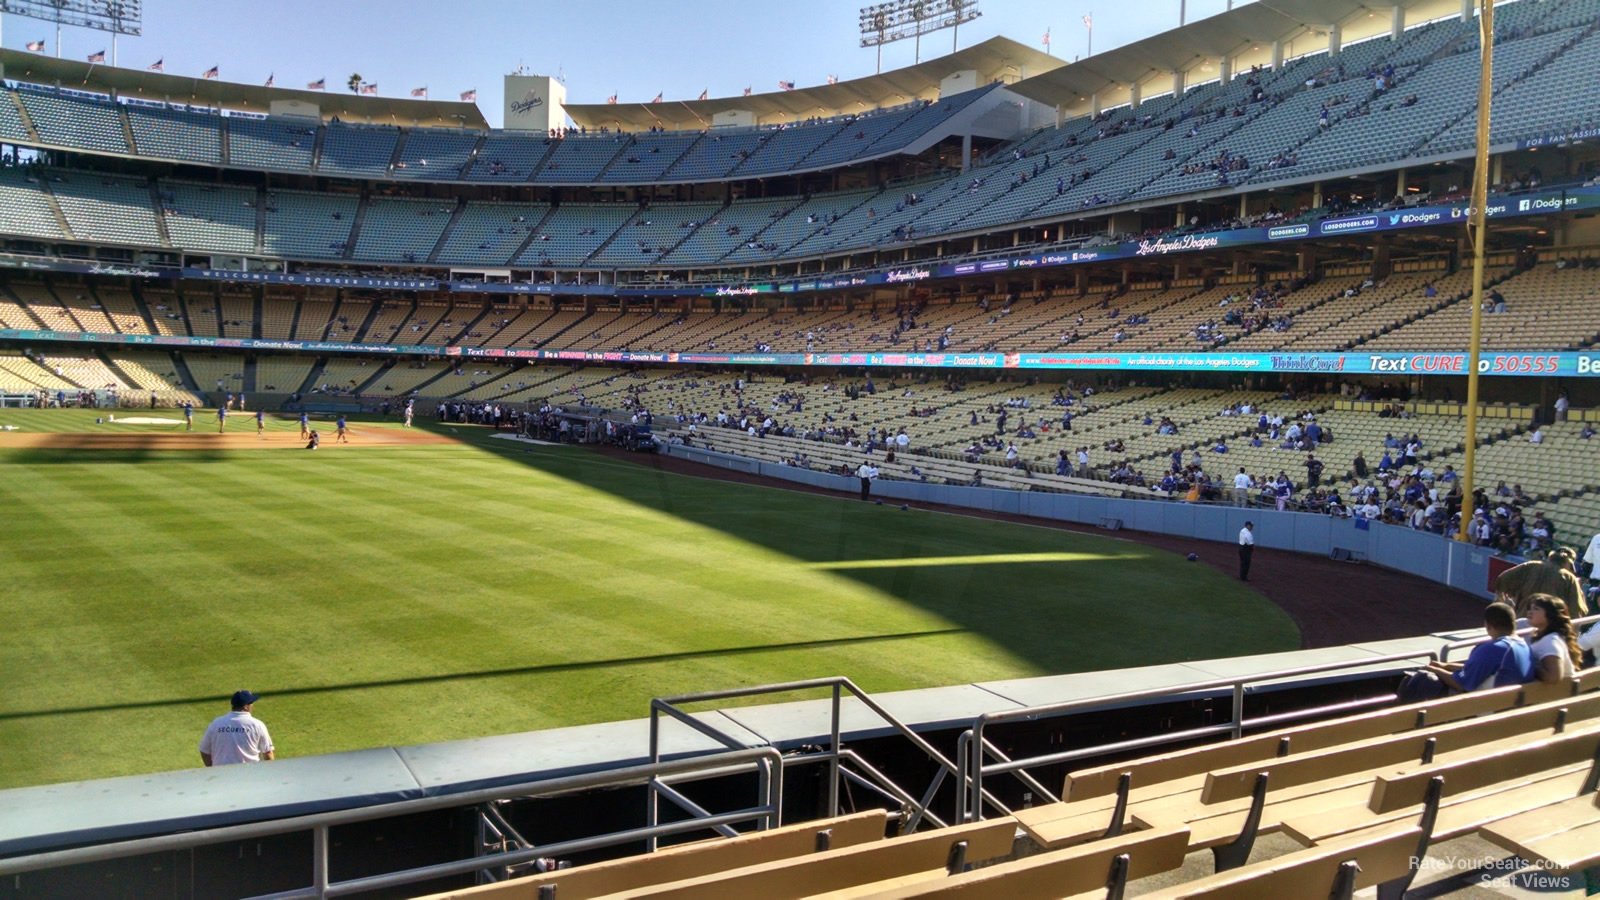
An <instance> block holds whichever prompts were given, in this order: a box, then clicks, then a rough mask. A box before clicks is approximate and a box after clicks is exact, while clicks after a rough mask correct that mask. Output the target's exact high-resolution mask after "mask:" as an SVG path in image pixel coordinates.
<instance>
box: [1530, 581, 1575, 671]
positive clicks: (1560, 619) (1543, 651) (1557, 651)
mask: <svg viewBox="0 0 1600 900" xmlns="http://www.w3.org/2000/svg"><path fill="white" fill-rule="evenodd" d="M1528 601H1529V603H1528V624H1529V625H1532V626H1533V627H1534V628H1535V629H1537V631H1538V634H1537V635H1536V636H1535V637H1534V640H1533V643H1532V645H1531V647H1530V649H1531V650H1532V651H1533V672H1534V675H1535V676H1536V677H1537V678H1538V679H1539V680H1540V681H1544V682H1556V681H1566V680H1567V679H1569V678H1571V677H1572V673H1573V668H1574V666H1576V665H1577V661H1578V660H1581V659H1583V655H1582V651H1580V650H1579V649H1578V633H1577V629H1576V628H1575V627H1573V624H1572V617H1571V616H1570V615H1568V613H1567V604H1566V602H1565V601H1563V600H1561V599H1560V598H1559V597H1552V596H1551V595H1549V594H1534V595H1533V596H1532V597H1529V598H1528Z"/></svg>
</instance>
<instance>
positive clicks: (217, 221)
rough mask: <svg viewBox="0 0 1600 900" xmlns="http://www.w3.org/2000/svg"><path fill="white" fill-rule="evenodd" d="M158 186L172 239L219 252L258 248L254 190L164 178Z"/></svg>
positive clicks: (176, 242) (253, 251)
mask: <svg viewBox="0 0 1600 900" xmlns="http://www.w3.org/2000/svg"><path fill="white" fill-rule="evenodd" d="M158 190H159V191H160V194H161V206H162V213H163V215H164V216H165V217H166V223H167V231H168V232H169V233H170V234H171V235H172V240H173V243H175V244H177V245H178V246H180V247H185V248H190V249H194V250H211V251H216V252H220V253H244V254H251V253H256V252H258V247H257V241H256V218H257V212H258V210H257V203H258V196H257V194H256V192H255V191H254V190H251V189H247V188H237V187H227V186H222V185H202V184H190V183H187V182H181V181H163V182H161V183H160V185H159V187H158Z"/></svg>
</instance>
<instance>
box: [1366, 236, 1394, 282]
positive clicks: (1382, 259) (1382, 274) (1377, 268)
mask: <svg viewBox="0 0 1600 900" xmlns="http://www.w3.org/2000/svg"><path fill="white" fill-rule="evenodd" d="M1393 252H1394V239H1393V238H1391V237H1390V236H1389V235H1386V234H1384V235H1379V236H1378V239H1377V240H1375V241H1373V242H1372V272H1371V275H1372V280H1374V281H1382V280H1383V279H1385V278H1388V277H1389V272H1390V271H1391V270H1392V268H1393V266H1394V264H1393V262H1392V261H1391V256H1392V255H1393Z"/></svg>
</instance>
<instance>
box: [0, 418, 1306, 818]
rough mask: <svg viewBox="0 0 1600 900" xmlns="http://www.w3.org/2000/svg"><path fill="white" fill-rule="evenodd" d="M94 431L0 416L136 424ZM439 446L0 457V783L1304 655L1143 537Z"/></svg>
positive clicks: (1214, 583) (585, 457)
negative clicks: (777, 687) (237, 727)
mask: <svg viewBox="0 0 1600 900" xmlns="http://www.w3.org/2000/svg"><path fill="white" fill-rule="evenodd" d="M133 414H135V413H133V412H128V413H123V412H120V411H119V413H118V415H119V418H125V417H126V416H127V415H133ZM138 414H141V415H143V414H148V413H146V412H140V413H138ZM156 414H157V415H171V413H170V411H157V413H156ZM101 415H102V416H103V415H104V414H103V413H102V414H101ZM94 417H95V415H94V413H93V412H92V411H88V412H86V411H70V410H69V411H49V410H46V411H26V412H18V411H13V410H0V426H3V425H6V424H14V425H17V426H19V427H20V428H22V429H23V430H26V431H43V430H53V431H104V430H109V429H118V430H137V428H138V427H139V426H127V425H110V424H102V425H99V426H97V425H95V424H94ZM214 422H215V420H214V419H212V420H211V422H210V424H212V426H213V427H214ZM239 424H241V425H243V424H244V423H242V422H241V423H239ZM251 427H252V428H253V423H251ZM273 427H274V428H275V429H280V430H283V429H287V430H294V429H295V428H296V427H297V426H295V424H294V423H293V422H292V421H290V420H283V421H276V420H275V421H274V422H273ZM374 427H393V426H392V425H386V424H379V423H359V424H357V425H356V428H357V429H358V433H359V429H364V428H374ZM170 428H171V426H152V427H151V430H156V431H161V430H170ZM200 429H201V419H200V417H199V415H198V413H197V422H196V430H197V431H199V430H200ZM230 430H232V429H230ZM241 430H242V429H241ZM442 430H444V431H445V433H446V434H451V435H452V436H453V437H457V438H459V439H460V441H461V442H460V443H459V444H452V445H445V446H426V447H414V448H381V449H379V448H374V449H362V448H360V447H359V446H357V447H354V448H348V447H340V448H336V449H332V450H325V451H323V452H319V453H315V454H313V453H306V452H303V451H295V450H247V451H236V452H174V451H163V452H150V453H122V452H109V451H97V452H88V451H65V452H52V453H50V454H41V453H40V452H38V451H20V450H0V463H3V465H0V473H3V477H0V508H3V509H4V510H5V511H6V515H5V520H4V525H3V528H4V531H3V536H0V547H3V557H4V559H5V565H4V566H3V567H0V578H3V579H4V581H3V583H0V596H3V597H4V598H5V599H4V601H3V603H0V609H3V611H4V616H3V620H4V623H5V625H4V628H5V633H6V636H5V639H4V640H3V641H0V672H3V673H4V676H3V678H4V685H5V689H4V690H3V691H0V760H3V761H4V762H3V764H0V787H14V786H19V785H28V784H38V783H45V782H55V781H66V780H75V779H83V778H94V777H101V776H109V775H119V774H129V773H138V772H147V771H153V770H163V769H174V768H182V767H187V766H195V765H198V762H199V761H198V757H197V755H196V751H195V743H196V741H197V740H198V739H199V736H200V732H201V730H202V729H203V728H204V726H205V724H206V722H207V721H209V720H210V719H211V718H212V717H213V716H215V715H217V714H219V713H221V712H223V711H224V710H225V708H226V699H225V698H226V697H227V695H228V694H229V693H230V692H232V691H233V690H234V689H235V688H239V687H248V688H251V689H253V690H256V691H258V692H260V693H261V694H263V695H264V696H265V699H264V700H262V701H261V703H260V704H258V706H257V713H258V715H260V716H261V717H262V718H263V719H264V720H265V721H266V722H267V723H268V724H269V725H270V727H271V728H272V731H273V736H274V738H275V739H276V741H277V743H278V748H279V753H280V755H282V756H303V755H308V754H314V753H327V752H332V751H338V750H350V749H356V748H362V747H372V746H383V745H389V744H413V743H422V742H427V741H438V740H445V739H451V738H463V737H473V736H482V735H490V734H498V733H504V732H512V731H523V730H529V729H539V728H549V727H553V726H559V725H573V724H579V723H585V722H597V721H607V720H613V719H626V718H636V717H640V716H643V715H645V714H646V713H647V712H648V705H647V704H648V701H649V699H650V698H651V697H652V696H659V695H664V694H670V693H677V692H684V691H691V690H702V689H714V688H731V687H737V686H741V685H751V684H760V683H767V682H777V681H785V680H791V679H798V678H805V677H815V676H826V675H847V676H849V677H851V678H853V679H855V680H856V681H857V682H858V683H859V684H861V685H862V686H863V687H865V688H866V689H868V690H872V691H887V690H897V689H903V688H914V687H926V686H933V685H943V684H954V683H962V682H969V681H982V680H989V679H997V678H1011V677H1019V676H1030V675H1043V674H1053V673H1060V672H1071V671H1081V670H1086V669H1097V668H1115V667H1122V666H1141V665H1150V664H1155V663H1164V662H1173V661H1177V660H1186V659H1199V658H1211V657H1219V656H1229V655H1236V654H1246V653H1260V652H1268V651H1274V650H1287V649H1293V648H1295V647H1297V646H1298V645H1299V639H1298V634H1297V632H1296V630H1295V628H1294V626H1293V624H1292V623H1291V622H1290V620H1289V619H1288V617H1287V616H1285V615H1284V614H1283V613H1282V612H1281V611H1279V610H1278V609H1277V608H1276V607H1274V606H1273V605H1272V604H1271V603H1269V602H1268V601H1266V600H1265V599H1264V598H1262V597H1260V596H1259V595H1257V594H1255V593H1253V592H1250V591H1248V590H1245V589H1244V588H1242V587H1241V586H1240V585H1238V584H1237V583H1235V582H1233V581H1232V580H1230V579H1228V578H1226V577H1223V576H1220V575H1218V574H1217V573H1215V572H1214V571H1212V570H1211V569H1209V568H1206V567H1203V566H1197V565H1192V564H1189V563H1186V562H1185V561H1184V560H1183V559H1182V558H1180V557H1177V556H1173V555H1171V554H1167V553H1163V552H1160V551H1156V550H1153V549H1150V548H1147V547H1143V546H1140V545H1138V544H1135V543H1131V542H1124V541H1117V540H1112V539H1107V538H1100V537H1095V536H1086V535H1076V534H1069V533H1064V532H1061V531H1056V530H1051V529H1043V528H1033V527H1027V526H1020V525H1017V526H1013V525H1004V524H1000V523H996V522H993V521H988V520H982V519H975V518H967V517H961V516H952V515H941V514H935V513H928V512H920V511H911V512H902V511H901V510H899V509H898V508H896V507H895V506H893V505H884V506H876V505H872V504H862V503H859V502H856V501H852V500H845V499H838V498H832V497H823V496H816V495H810V494H803V493H798V492H791V491H783V490H774V489H767V488H755V487H749V486H744V485H733V484H725V483H720V482H715V481H709V480H704V479H696V478H686V477H679V476H670V475H664V474H661V473H658V472H656V471H653V470H651V469H647V468H641V467H638V466H634V465H631V464H629V463H625V462H619V461H614V460H610V459H606V458H603V457H599V456H597V455H595V454H592V453H589V452H587V451H584V450H580V449H573V448H539V447H536V448H532V449H531V450H529V449H524V448H523V447H521V446H508V445H507V444H506V442H502V441H492V440H488V439H487V438H486V436H485V435H484V434H483V432H482V430H481V429H473V428H466V427H460V428H455V429H442Z"/></svg>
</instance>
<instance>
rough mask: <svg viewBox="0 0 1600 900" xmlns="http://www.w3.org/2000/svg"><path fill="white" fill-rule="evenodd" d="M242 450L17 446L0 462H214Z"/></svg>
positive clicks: (4, 452)
mask: <svg viewBox="0 0 1600 900" xmlns="http://www.w3.org/2000/svg"><path fill="white" fill-rule="evenodd" d="M240 452H243V451H233V452H227V451H220V450H161V449H147V450H134V449H117V450H106V449H81V448H79V449H74V448H58V447H17V448H12V449H7V450H0V462H4V463H8V464H16V465H28V466H40V465H73V466H82V465H89V464H104V463H117V464H119V465H120V464H126V463H138V462H152V461H156V460H167V461H171V462H185V463H190V462H195V463H215V462H226V461H228V460H229V459H237V458H238V454H239V453H240Z"/></svg>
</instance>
